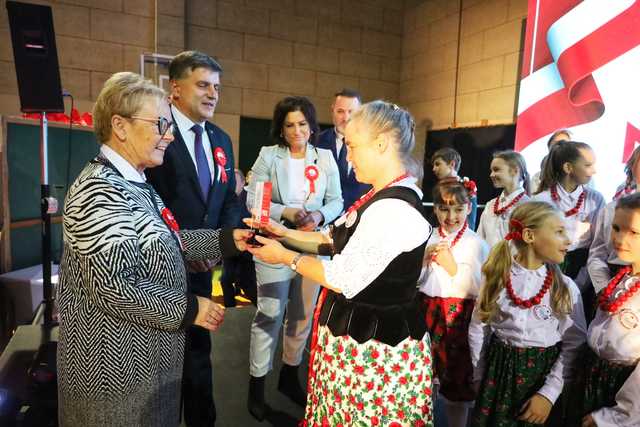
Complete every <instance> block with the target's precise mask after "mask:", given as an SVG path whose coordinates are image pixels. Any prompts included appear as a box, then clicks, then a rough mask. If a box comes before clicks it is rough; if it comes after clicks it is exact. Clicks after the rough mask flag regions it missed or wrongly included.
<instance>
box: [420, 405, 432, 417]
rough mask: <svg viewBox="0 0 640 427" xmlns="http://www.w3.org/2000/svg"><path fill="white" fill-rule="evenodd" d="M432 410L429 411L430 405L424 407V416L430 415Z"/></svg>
mask: <svg viewBox="0 0 640 427" xmlns="http://www.w3.org/2000/svg"><path fill="white" fill-rule="evenodd" d="M429 411H430V409H429V405H424V406H423V407H422V415H427V414H428V413H429Z"/></svg>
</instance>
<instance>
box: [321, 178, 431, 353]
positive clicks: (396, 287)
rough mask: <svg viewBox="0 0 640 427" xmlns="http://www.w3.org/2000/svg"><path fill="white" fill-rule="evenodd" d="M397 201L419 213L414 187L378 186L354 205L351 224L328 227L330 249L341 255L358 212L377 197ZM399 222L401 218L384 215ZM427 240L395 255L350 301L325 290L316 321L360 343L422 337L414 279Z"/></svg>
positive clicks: (420, 263) (415, 281)
mask: <svg viewBox="0 0 640 427" xmlns="http://www.w3.org/2000/svg"><path fill="white" fill-rule="evenodd" d="M387 198H391V199H400V200H404V201H406V202H407V203H409V204H410V205H411V206H413V207H414V208H415V209H416V210H418V211H419V212H420V213H423V210H422V203H421V200H420V199H419V197H418V195H417V194H416V192H415V191H413V190H412V189H410V188H407V187H402V186H394V187H389V188H385V189H383V190H380V191H379V192H378V193H377V194H376V195H375V196H373V197H372V198H371V200H369V201H368V202H367V203H365V204H364V205H362V206H361V207H360V209H358V216H357V218H356V220H355V222H354V223H353V224H352V225H351V227H348V228H347V227H346V225H345V224H344V223H343V224H342V225H340V226H337V227H335V229H334V231H333V243H334V248H335V253H340V252H341V251H342V249H344V247H345V246H346V244H347V242H348V241H349V238H350V237H351V236H352V235H353V233H354V232H355V230H356V228H358V224H359V222H360V218H362V214H363V213H364V211H365V210H367V208H368V207H369V206H370V205H371V204H372V203H374V202H375V201H377V200H381V199H387ZM389 221H402V218H389ZM426 243H427V241H426V240H425V242H424V243H422V244H421V245H419V246H418V247H416V248H415V249H413V250H412V251H410V252H403V253H401V254H400V255H398V256H397V257H396V258H395V259H394V260H393V261H391V263H390V264H389V265H388V266H387V268H385V270H384V271H383V272H382V273H381V274H380V275H379V276H378V277H377V278H376V279H374V280H373V282H371V283H370V284H369V286H367V287H366V288H365V289H363V290H362V291H361V292H360V293H358V294H357V295H356V296H355V297H353V298H352V299H347V298H346V297H345V296H344V295H342V294H337V293H335V292H331V291H329V293H328V295H327V299H326V300H325V302H324V305H323V307H322V311H321V313H320V319H319V324H320V325H327V326H328V327H329V329H330V330H331V333H332V334H333V335H334V336H344V335H349V336H351V337H352V338H353V339H355V340H356V341H357V342H359V343H363V342H365V341H368V340H370V339H376V340H378V341H380V342H383V343H385V344H389V345H391V346H395V345H397V344H398V343H399V342H401V341H403V340H404V339H405V338H407V337H409V336H410V337H412V338H414V339H422V337H423V336H424V334H425V332H426V325H425V320H424V319H425V317H424V314H423V313H422V310H421V304H420V301H419V298H418V292H417V288H416V287H417V282H418V278H419V277H420V271H421V269H422V258H423V256H424V248H425V245H426Z"/></svg>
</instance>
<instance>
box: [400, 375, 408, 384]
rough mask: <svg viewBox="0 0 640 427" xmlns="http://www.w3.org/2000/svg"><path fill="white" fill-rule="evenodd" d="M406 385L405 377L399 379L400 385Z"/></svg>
mask: <svg viewBox="0 0 640 427" xmlns="http://www.w3.org/2000/svg"><path fill="white" fill-rule="evenodd" d="M406 383H407V377H400V384H402V385H405V384H406Z"/></svg>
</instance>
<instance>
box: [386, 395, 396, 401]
mask: <svg viewBox="0 0 640 427" xmlns="http://www.w3.org/2000/svg"><path fill="white" fill-rule="evenodd" d="M387 400H389V402H391V403H395V402H396V397H395V396H394V395H393V394H390V395H389V396H388V397H387Z"/></svg>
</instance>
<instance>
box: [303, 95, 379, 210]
mask: <svg viewBox="0 0 640 427" xmlns="http://www.w3.org/2000/svg"><path fill="white" fill-rule="evenodd" d="M361 102H362V100H361V97H360V94H359V93H358V92H357V91H355V90H353V89H342V90H341V91H340V92H338V93H336V94H335V100H334V101H333V104H331V116H332V119H333V127H332V128H330V129H326V130H324V131H322V132H321V133H320V135H318V140H317V142H316V146H317V147H318V148H326V149H328V150H331V152H332V153H333V158H334V159H335V160H336V163H337V164H338V170H339V171H340V187H341V188H342V198H343V199H344V209H345V210H346V209H348V208H349V207H350V206H351V205H352V204H353V202H355V201H356V200H358V199H359V198H360V196H362V195H363V194H364V193H366V192H367V191H369V189H371V186H370V185H369V184H362V183H360V182H358V180H357V179H356V174H355V172H354V170H353V167H352V166H351V164H350V163H349V161H348V160H347V146H346V145H345V144H344V128H345V126H346V124H347V121H348V120H349V117H351V113H352V112H354V111H355V110H357V109H358V108H359V107H360V103H361Z"/></svg>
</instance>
